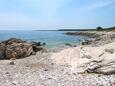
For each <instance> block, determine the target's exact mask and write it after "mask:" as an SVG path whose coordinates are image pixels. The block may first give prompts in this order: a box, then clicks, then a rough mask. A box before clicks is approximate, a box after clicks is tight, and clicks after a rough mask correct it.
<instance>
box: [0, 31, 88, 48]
mask: <svg viewBox="0 0 115 86" xmlns="http://www.w3.org/2000/svg"><path fill="white" fill-rule="evenodd" d="M63 33H64V32H63V31H0V41H3V40H6V39H9V38H12V37H15V38H20V39H24V40H29V41H36V42H42V43H43V42H45V43H46V46H45V47H47V48H55V47H62V46H64V44H65V43H71V44H79V43H80V41H81V40H83V39H88V37H85V36H69V35H65V34H63Z"/></svg>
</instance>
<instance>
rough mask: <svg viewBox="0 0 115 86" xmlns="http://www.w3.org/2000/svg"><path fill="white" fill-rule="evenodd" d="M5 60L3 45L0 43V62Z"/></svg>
mask: <svg viewBox="0 0 115 86" xmlns="http://www.w3.org/2000/svg"><path fill="white" fill-rule="evenodd" d="M1 59H5V44H3V43H0V60H1Z"/></svg>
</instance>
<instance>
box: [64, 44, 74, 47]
mask: <svg viewBox="0 0 115 86" xmlns="http://www.w3.org/2000/svg"><path fill="white" fill-rule="evenodd" d="M65 45H66V46H70V47H76V45H72V44H70V43H65Z"/></svg>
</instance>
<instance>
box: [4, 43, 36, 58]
mask: <svg viewBox="0 0 115 86" xmlns="http://www.w3.org/2000/svg"><path fill="white" fill-rule="evenodd" d="M33 52H34V51H33V48H32V46H31V44H29V43H13V44H11V45H7V47H6V51H5V54H6V58H7V59H10V58H22V57H27V56H30V55H31V54H32V53H33Z"/></svg>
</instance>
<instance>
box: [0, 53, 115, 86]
mask: <svg viewBox="0 0 115 86" xmlns="http://www.w3.org/2000/svg"><path fill="white" fill-rule="evenodd" d="M49 56H50V54H48V53H43V54H42V53H37V55H35V56H30V57H27V58H23V59H17V60H13V61H14V63H15V64H14V65H10V64H9V63H10V60H1V61H0V86H115V75H101V74H87V73H86V74H77V73H76V72H74V71H72V70H71V68H70V67H67V66H60V65H56V64H55V63H53V61H51V60H50V59H49V58H48V57H49Z"/></svg>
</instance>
